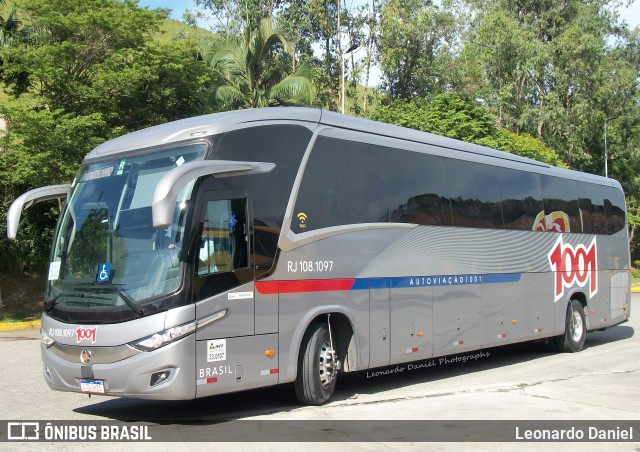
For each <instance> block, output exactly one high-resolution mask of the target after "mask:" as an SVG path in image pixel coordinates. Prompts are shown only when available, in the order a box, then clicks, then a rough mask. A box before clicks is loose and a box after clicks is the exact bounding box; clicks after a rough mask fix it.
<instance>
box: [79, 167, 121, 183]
mask: <svg viewBox="0 0 640 452" xmlns="http://www.w3.org/2000/svg"><path fill="white" fill-rule="evenodd" d="M113 169H114V168H113V166H109V167H107V168H100V169H97V170H93V171H87V172H86V173H84V175H83V176H82V182H86V181H88V180H94V179H102V178H103V177H109V176H111V174H112V173H113Z"/></svg>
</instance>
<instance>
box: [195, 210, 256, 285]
mask: <svg viewBox="0 0 640 452" xmlns="http://www.w3.org/2000/svg"><path fill="white" fill-rule="evenodd" d="M246 223H247V221H246V200H245V199H224V200H216V201H208V202H207V205H206V210H205V212H204V218H203V220H202V234H201V235H200V239H199V245H200V246H199V250H198V267H197V274H198V275H199V276H201V275H210V274H214V273H228V272H233V271H235V270H237V269H240V268H245V267H247V234H246V228H247V224H246Z"/></svg>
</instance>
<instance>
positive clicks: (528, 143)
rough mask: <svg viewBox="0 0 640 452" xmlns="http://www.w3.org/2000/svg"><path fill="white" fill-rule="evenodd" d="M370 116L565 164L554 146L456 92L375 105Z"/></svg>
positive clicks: (533, 157)
mask: <svg viewBox="0 0 640 452" xmlns="http://www.w3.org/2000/svg"><path fill="white" fill-rule="evenodd" d="M370 118H371V119H374V120H376V121H382V122H387V123H390V124H395V125H399V126H403V127H409V128H412V129H417V130H422V131H423V132H430V133H435V134H438V135H443V136H446V137H450V138H455V139H458V140H462V141H467V142H470V143H476V144H480V145H483V146H488V147H491V148H494V149H499V150H502V151H505V152H509V153H512V154H517V155H521V156H523V157H527V158H531V159H535V160H538V161H542V162H546V163H549V164H550V165H555V166H565V165H564V164H563V162H562V160H561V159H560V157H559V156H558V154H557V153H556V152H555V151H554V150H553V149H551V148H549V147H547V146H545V145H544V144H543V143H542V142H540V141H539V140H537V139H535V138H534V137H532V136H531V135H528V134H521V135H520V134H516V133H514V132H511V131H509V130H506V129H503V128H500V127H497V126H496V125H495V119H494V118H493V117H492V116H491V115H490V114H488V113H487V111H486V109H485V108H484V107H479V106H475V105H473V103H471V102H470V101H469V100H467V99H464V98H463V97H462V96H460V95H459V94H455V93H451V94H440V95H437V96H434V97H433V98H432V99H431V100H430V101H429V102H427V101H425V100H411V101H408V100H404V99H401V100H396V101H393V102H391V103H390V104H388V105H385V106H379V107H377V108H376V109H375V110H374V111H373V112H372V114H371V115H370Z"/></svg>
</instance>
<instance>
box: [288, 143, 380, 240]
mask: <svg viewBox="0 0 640 452" xmlns="http://www.w3.org/2000/svg"><path fill="white" fill-rule="evenodd" d="M382 153H383V148H381V147H379V146H373V145H368V144H365V143H358V142H355V141H345V140H338V139H335V138H327V137H319V138H318V140H317V141H316V144H315V146H314V148H313V151H312V152H311V156H310V157H309V161H308V162H307V166H306V168H305V172H304V176H303V178H302V183H301V185H300V191H299V194H298V199H297V200H296V207H295V210H294V214H295V215H296V216H297V219H294V221H293V223H292V230H293V231H294V232H305V231H309V230H315V229H320V228H326V227H331V226H339V225H345V224H355V223H377V222H387V221H389V214H388V208H387V201H386V181H385V173H384V166H383V162H384V159H383V154H382Z"/></svg>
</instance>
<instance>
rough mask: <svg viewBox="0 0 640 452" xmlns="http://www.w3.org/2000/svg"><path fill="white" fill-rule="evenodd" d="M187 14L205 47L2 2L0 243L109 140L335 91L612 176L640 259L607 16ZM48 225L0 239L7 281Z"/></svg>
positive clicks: (396, 4)
mask: <svg viewBox="0 0 640 452" xmlns="http://www.w3.org/2000/svg"><path fill="white" fill-rule="evenodd" d="M196 2H197V3H198V4H199V5H200V6H201V7H203V8H204V9H205V11H206V13H205V14H208V15H209V17H210V18H213V19H215V22H214V27H213V32H210V31H207V30H202V29H198V28H196V27H193V26H190V25H189V24H186V23H180V22H178V21H175V20H169V19H168V18H167V10H162V9H160V10H148V9H143V8H139V7H138V6H137V3H136V2H135V1H134V0H86V1H82V2H77V1H72V0H21V1H20V2H17V1H15V2H14V1H13V0H0V88H1V89H0V117H2V118H3V119H4V120H5V121H6V122H7V131H8V133H6V134H4V135H2V133H1V132H0V135H2V136H0V234H2V235H4V233H5V230H4V228H5V215H6V209H7V207H8V205H9V203H10V202H11V201H12V200H13V199H14V198H15V197H16V196H17V195H19V194H20V193H22V192H24V191H25V190H28V189H30V188H33V187H35V186H40V185H44V184H51V183H61V182H68V181H70V180H71V179H72V178H73V175H74V174H75V173H76V171H77V168H78V165H79V163H80V161H81V160H82V158H83V156H84V155H85V154H86V153H87V152H88V151H89V150H90V149H91V148H93V147H95V146H96V145H97V144H99V143H101V142H103V141H105V140H107V139H110V138H113V137H115V136H118V135H121V134H123V133H126V132H129V131H133V130H137V129H140V128H143V127H148V126H151V125H155V124H159V123H163V122H167V121H171V120H175V119H180V118H184V117H188V116H194V115H198V114H203V113H210V112H215V111H220V110H226V109H231V108H252V107H256V106H265V105H292V104H293V105H298V104H302V105H312V106H316V107H321V108H326V109H330V110H334V111H338V110H339V109H340V106H341V104H342V103H343V99H342V92H343V90H344V93H345V94H344V97H345V98H344V101H345V102H344V104H345V106H346V111H347V112H348V113H350V114H355V115H360V116H366V117H370V118H373V119H377V120H380V121H385V122H389V123H393V124H399V125H403V126H406V127H412V128H415V129H419V130H425V131H429V132H433V133H437V134H441V135H446V136H449V137H453V138H457V139H461V140H465V141H470V142H474V143H478V144H481V145H485V146H490V147H493V148H497V149H502V150H505V151H507V152H512V153H515V154H519V155H523V156H526V157H529V158H534V159H537V160H541V161H545V162H548V163H550V164H552V165H557V166H567V167H570V168H573V169H577V170H581V171H588V172H592V173H595V174H602V175H604V173H605V167H606V168H608V170H607V172H608V175H609V176H610V177H614V178H616V179H618V180H620V181H621V183H622V184H623V186H624V188H625V191H626V194H627V203H628V206H629V220H630V224H631V236H632V254H633V256H634V259H640V239H639V237H638V234H637V233H636V230H637V228H638V225H639V224H640V158H639V157H640V91H639V88H640V85H639V83H638V80H639V74H640V31H639V30H638V29H637V28H636V29H630V28H629V27H628V26H626V25H625V24H624V23H622V22H621V21H620V20H619V18H618V16H617V8H618V7H619V6H618V4H617V3H615V2H614V3H611V2H606V1H604V0H562V1H561V0H549V1H545V2H513V1H511V0H495V1H487V0H445V1H440V2H435V1H433V0H406V1H399V0H369V1H368V2H366V3H365V4H361V5H360V6H358V7H351V6H350V4H349V3H348V2H344V1H340V0H288V1H286V2H285V1H284V0H246V1H245V0H243V1H237V0H225V1H224V2H223V1H220V0H196ZM190 19H192V20H191V21H190V23H191V24H193V21H194V20H195V19H197V17H191V18H190ZM356 54H357V57H356ZM373 64H377V65H378V67H380V68H381V70H382V84H381V87H380V89H379V90H373V89H372V88H371V87H370V76H371V69H372V65H373ZM343 72H344V77H342V75H341V74H342V73H343ZM605 135H606V149H607V157H606V160H605V152H604V151H605ZM56 212H57V208H56V207H55V206H53V207H52V206H51V204H42V205H36V206H34V207H31V208H30V209H28V210H27V211H25V213H24V215H23V224H22V228H21V231H20V235H19V239H18V240H17V241H16V242H14V243H9V242H7V241H6V240H1V241H0V271H2V272H10V273H16V274H22V273H25V272H32V271H35V270H42V269H43V268H44V267H45V265H46V261H47V256H48V247H49V244H50V241H51V235H52V231H53V229H54V224H55V218H56V216H57V215H56Z"/></svg>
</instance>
